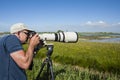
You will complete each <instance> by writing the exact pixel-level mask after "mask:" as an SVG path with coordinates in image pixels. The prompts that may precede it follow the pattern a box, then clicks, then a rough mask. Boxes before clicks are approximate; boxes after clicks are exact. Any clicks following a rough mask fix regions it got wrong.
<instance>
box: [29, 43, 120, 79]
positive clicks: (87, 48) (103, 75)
mask: <svg viewBox="0 0 120 80" xmlns="http://www.w3.org/2000/svg"><path fill="white" fill-rule="evenodd" d="M52 43H54V51H53V54H52V55H51V57H52V60H53V64H54V66H53V69H54V74H55V79H56V80H119V79H120V76H119V74H120V44H119V43H98V42H80V41H79V42H77V43H59V42H52ZM46 52H47V50H46V48H42V49H40V50H39V52H38V53H37V55H36V57H35V58H34V68H33V70H32V71H27V75H28V78H29V80H33V79H35V77H36V76H37V74H38V73H39V69H40V65H41V60H42V59H43V58H44V57H45V56H46V54H45V53H46ZM56 63H57V64H58V63H59V64H61V65H56ZM71 66H72V68H71ZM76 66H77V67H79V68H81V67H82V68H83V69H82V70H81V69H79V68H76ZM86 69H87V70H86ZM41 80H42V79H41ZM43 80H46V79H45V75H43Z"/></svg>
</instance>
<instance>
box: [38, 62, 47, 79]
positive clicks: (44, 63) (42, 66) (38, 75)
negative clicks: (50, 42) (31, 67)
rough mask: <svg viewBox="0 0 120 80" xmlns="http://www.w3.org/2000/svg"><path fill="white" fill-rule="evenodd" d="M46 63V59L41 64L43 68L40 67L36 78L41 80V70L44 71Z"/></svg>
mask: <svg viewBox="0 0 120 80" xmlns="http://www.w3.org/2000/svg"><path fill="white" fill-rule="evenodd" d="M45 64H46V60H44V62H43V64H42V65H41V69H40V72H39V73H38V75H37V78H36V80H39V77H40V74H41V72H42V71H43V68H44V66H45Z"/></svg>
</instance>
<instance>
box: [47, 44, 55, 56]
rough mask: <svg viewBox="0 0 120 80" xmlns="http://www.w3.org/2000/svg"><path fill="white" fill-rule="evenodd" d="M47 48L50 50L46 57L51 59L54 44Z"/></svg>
mask: <svg viewBox="0 0 120 80" xmlns="http://www.w3.org/2000/svg"><path fill="white" fill-rule="evenodd" d="M46 46H47V50H48V51H47V54H46V55H47V57H50V56H51V55H52V52H53V47H54V46H53V44H47V45H46Z"/></svg>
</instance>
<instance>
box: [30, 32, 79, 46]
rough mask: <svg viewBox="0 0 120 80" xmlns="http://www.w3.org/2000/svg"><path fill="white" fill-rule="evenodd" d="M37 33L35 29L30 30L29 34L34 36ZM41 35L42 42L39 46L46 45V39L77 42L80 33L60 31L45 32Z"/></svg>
mask: <svg viewBox="0 0 120 80" xmlns="http://www.w3.org/2000/svg"><path fill="white" fill-rule="evenodd" d="M35 34H36V32H35V31H29V34H28V36H29V37H32V36H34V35H35ZM39 36H40V44H38V47H42V46H43V45H46V43H45V41H57V42H65V43H76V42H77V41H78V33H77V32H58V33H43V34H39Z"/></svg>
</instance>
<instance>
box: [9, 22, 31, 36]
mask: <svg viewBox="0 0 120 80" xmlns="http://www.w3.org/2000/svg"><path fill="white" fill-rule="evenodd" d="M22 30H29V29H28V28H27V26H26V25H25V24H24V23H16V24H13V25H12V26H11V28H10V33H11V34H12V33H16V32H19V31H22Z"/></svg>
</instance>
